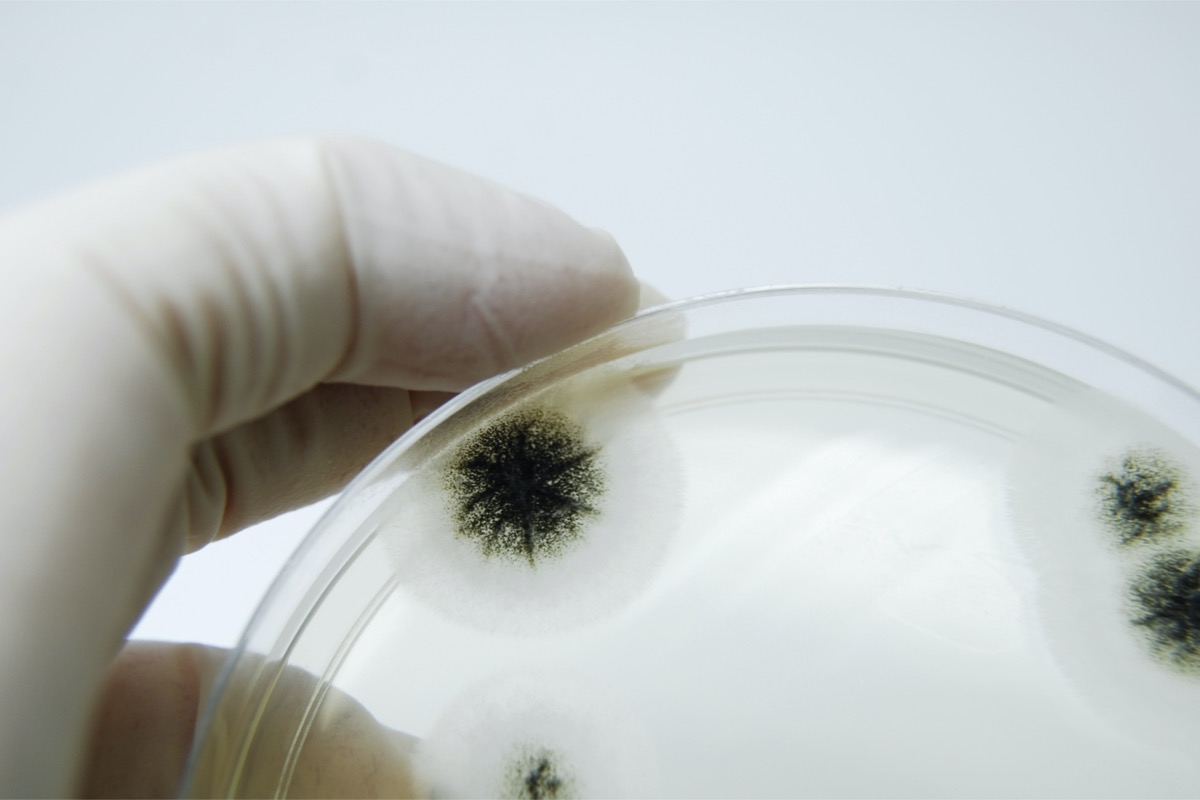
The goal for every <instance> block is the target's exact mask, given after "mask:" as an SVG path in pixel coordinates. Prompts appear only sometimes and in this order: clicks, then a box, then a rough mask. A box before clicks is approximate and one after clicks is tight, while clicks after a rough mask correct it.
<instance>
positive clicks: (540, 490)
mask: <svg viewBox="0 0 1200 800" xmlns="http://www.w3.org/2000/svg"><path fill="white" fill-rule="evenodd" d="M598 452H599V451H598V448H595V447H590V446H588V444H587V443H586V442H585V441H584V436H583V429H582V428H581V427H580V426H579V425H577V424H575V423H574V422H572V421H571V420H570V419H568V418H567V416H566V415H564V414H562V413H560V412H558V411H554V410H552V409H547V408H527V409H522V410H519V411H516V412H514V413H511V414H508V415H506V416H504V417H501V418H500V419H499V420H497V421H496V422H494V423H492V424H491V425H489V426H488V427H487V428H485V429H484V430H482V431H480V432H479V433H477V434H475V435H474V436H472V437H471V438H470V439H469V440H468V441H467V442H466V443H465V444H463V445H462V446H461V447H460V448H459V450H458V452H457V453H456V454H455V456H454V458H453V459H452V460H451V462H450V465H449V467H448V469H447V471H446V477H445V486H446V489H447V491H448V492H449V493H450V498H451V502H452V503H453V505H452V511H451V513H452V517H453V519H454V524H455V529H456V531H457V533H458V535H459V536H463V537H465V538H467V539H470V540H472V541H473V542H475V544H476V545H477V546H478V547H479V550H480V552H481V553H482V554H483V555H484V557H485V558H491V557H499V558H504V559H508V560H514V561H517V560H519V561H524V562H527V563H528V564H529V566H530V567H536V566H537V562H538V561H540V560H543V559H547V558H554V557H556V556H559V555H561V554H562V553H563V552H564V551H565V550H566V549H567V548H568V546H569V545H571V544H572V543H573V542H575V541H577V540H579V539H580V538H582V536H583V531H584V528H585V526H586V523H587V520H588V518H589V517H594V516H595V515H596V514H597V513H598V511H597V508H596V501H597V500H598V499H599V498H600V497H601V495H603V493H604V474H603V472H602V471H601V469H600V467H599V465H598V463H597V454H598ZM545 796H547V797H549V796H550V795H545Z"/></svg>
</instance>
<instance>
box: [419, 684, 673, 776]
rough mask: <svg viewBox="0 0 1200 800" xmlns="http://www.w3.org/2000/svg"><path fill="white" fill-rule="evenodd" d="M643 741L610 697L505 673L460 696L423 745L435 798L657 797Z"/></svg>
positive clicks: (650, 754)
mask: <svg viewBox="0 0 1200 800" xmlns="http://www.w3.org/2000/svg"><path fill="white" fill-rule="evenodd" d="M655 764H656V759H655V757H654V748H653V745H652V743H651V742H650V741H649V740H648V739H647V738H646V736H645V734H644V733H643V732H642V730H641V728H640V727H639V726H638V725H637V723H636V722H635V721H634V719H633V718H632V717H631V716H630V715H629V714H627V713H625V712H624V711H622V710H621V709H620V705H619V704H618V703H617V702H616V701H615V699H614V698H612V697H609V696H607V694H605V693H603V692H601V691H600V690H599V689H597V687H595V686H593V685H591V684H589V683H587V682H585V681H583V680H581V679H579V678H577V677H574V676H565V675H562V674H557V673H536V672H535V673H530V674H521V675H518V674H506V675H502V676H499V677H494V678H491V679H489V680H487V681H484V682H483V683H481V684H479V685H477V686H475V687H473V688H471V689H469V690H467V691H466V692H465V693H463V695H461V696H460V697H459V698H458V699H457V700H456V701H455V702H454V703H453V704H452V705H451V706H450V708H449V709H447V711H446V712H445V714H444V715H443V716H442V718H441V719H440V720H439V721H438V722H437V723H436V724H435V725H434V727H433V730H432V731H430V733H429V735H428V736H427V737H426V738H425V739H424V740H423V741H422V743H421V745H420V747H419V749H418V753H417V758H416V762H415V766H416V771H417V776H418V780H419V781H420V783H421V784H422V785H423V786H424V787H425V788H426V789H427V790H428V791H429V792H430V794H431V796H434V797H497V798H539V799H541V798H546V799H547V800H548V799H549V798H567V797H572V798H582V797H612V798H616V797H652V796H655V795H656V794H657V785H658V780H657V771H656V766H655Z"/></svg>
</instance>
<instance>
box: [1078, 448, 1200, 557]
mask: <svg viewBox="0 0 1200 800" xmlns="http://www.w3.org/2000/svg"><path fill="white" fill-rule="evenodd" d="M1182 493H1183V492H1182V490H1181V488H1180V471H1179V467H1178V466H1177V465H1175V464H1174V463H1172V462H1171V461H1170V460H1169V459H1167V458H1166V457H1164V456H1162V455H1159V454H1158V453H1154V452H1151V451H1137V450H1135V451H1131V452H1129V453H1127V454H1126V455H1125V458H1124V459H1123V460H1122V461H1121V465H1120V467H1118V468H1117V469H1114V470H1113V471H1112V472H1110V473H1108V474H1106V475H1104V476H1102V477H1101V478H1100V486H1099V497H1100V513H1101V517H1102V518H1103V520H1104V522H1105V523H1106V524H1107V525H1108V526H1109V527H1110V528H1111V529H1112V531H1113V533H1115V534H1116V535H1117V537H1118V540H1119V541H1120V543H1121V544H1123V545H1132V544H1136V543H1139V542H1147V541H1161V540H1163V539H1168V538H1170V537H1172V536H1175V535H1177V534H1179V533H1181V532H1182V531H1183V529H1184V527H1185V524H1184V519H1183V517H1184V516H1185V512H1186V510H1187V509H1185V508H1181V506H1182V505H1186V504H1185V502H1184V498H1183V497H1181V496H1180V495H1181V494H1182Z"/></svg>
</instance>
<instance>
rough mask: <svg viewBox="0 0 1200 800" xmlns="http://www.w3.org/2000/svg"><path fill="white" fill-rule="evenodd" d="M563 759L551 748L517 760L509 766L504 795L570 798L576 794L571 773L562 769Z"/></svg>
mask: <svg viewBox="0 0 1200 800" xmlns="http://www.w3.org/2000/svg"><path fill="white" fill-rule="evenodd" d="M560 761H561V759H560V758H559V756H558V755H556V754H555V753H553V752H552V751H550V750H545V749H538V750H534V751H532V752H530V753H527V754H525V755H523V756H521V757H520V758H518V759H516V760H515V761H514V762H513V763H512V765H511V766H510V767H509V770H508V775H507V776H506V781H505V785H504V792H503V796H504V797H506V798H514V800H566V798H570V797H574V796H575V788H574V785H573V783H572V781H571V779H570V777H569V776H567V775H564V774H563V772H562V765H561V764H560V763H559V762H560Z"/></svg>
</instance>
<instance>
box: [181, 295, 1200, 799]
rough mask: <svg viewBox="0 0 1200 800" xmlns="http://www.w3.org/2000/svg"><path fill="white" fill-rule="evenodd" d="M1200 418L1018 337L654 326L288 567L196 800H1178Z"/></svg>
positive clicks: (965, 330)
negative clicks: (912, 799)
mask: <svg viewBox="0 0 1200 800" xmlns="http://www.w3.org/2000/svg"><path fill="white" fill-rule="evenodd" d="M1198 446H1200V396H1198V395H1197V394H1196V393H1195V392H1194V391H1193V390H1191V389H1190V388H1189V387H1187V386H1185V385H1183V384H1182V383H1180V382H1179V381H1178V380H1176V379H1174V378H1173V377H1171V376H1170V375H1168V374H1166V373H1164V372H1162V371H1161V370H1158V369H1156V368H1155V367H1153V366H1151V365H1149V364H1147V363H1145V362H1143V361H1141V360H1139V359H1137V358H1135V357H1133V356H1130V355H1128V354H1126V353H1123V352H1121V351H1119V350H1117V349H1115V348H1113V347H1111V346H1108V345H1106V344H1104V343H1102V342H1099V341H1097V340H1095V339H1092V338H1090V337H1087V336H1085V335H1082V334H1079V333H1076V332H1073V331H1071V330H1068V329H1066V328H1063V327H1061V326H1058V325H1055V324H1053V323H1049V322H1046V321H1042V320H1038V319H1035V318H1032V317H1029V316H1026V315H1023V314H1020V313H1017V312H1014V311H1011V310H1006V309H1000V308H996V307H992V306H989V305H986V304H983V303H977V302H972V301H965V300H960V299H953V298H948V297H944V296H939V295H934V294H929V293H921V292H913V291H904V290H894V289H878V288H853V287H825V286H809V287H778V288H766V289H754V290H739V291H734V292H729V293H725V294H720V295H714V296H709V297H703V298H699V299H695V300H689V301H684V302H680V303H674V304H671V305H668V306H664V307H661V308H658V309H654V310H651V311H649V312H647V313H644V314H642V315H639V316H638V317H636V318H635V319H633V320H631V321H628V322H626V323H623V324H621V325H618V326H616V327H614V328H612V329H611V330H609V331H607V332H606V333H604V334H602V335H600V336H598V337H596V338H594V339H592V340H590V341H588V342H585V343H583V344H581V345H579V346H577V347H574V348H571V349H569V350H567V351H564V352H562V353H560V354H557V355H555V356H552V357H550V358H547V359H544V360H542V361H539V362H537V363H535V364H533V365H531V366H529V367H526V368H524V369H521V370H517V371H515V372H513V373H510V374H508V375H504V376H501V377H499V378H497V379H494V380H492V381H488V382H486V383H484V384H482V385H480V386H478V387H476V388H474V389H472V390H470V391H468V392H465V393H463V394H462V395H460V396H459V397H457V398H456V399H455V400H454V401H452V402H451V403H448V404H447V405H446V406H445V407H443V408H442V409H440V410H439V411H438V412H437V413H436V414H434V415H432V416H431V417H430V418H428V419H427V420H425V421H424V422H423V423H422V424H420V425H418V426H416V427H415V428H414V429H413V430H412V431H410V432H409V433H408V434H406V435H405V436H403V437H402V438H401V439H400V440H398V441H397V442H396V443H395V444H394V445H393V446H392V447H391V448H389V449H388V450H387V451H386V452H385V453H384V454H383V455H381V456H380V457H379V459H377V460H376V461H375V462H374V463H373V464H372V465H371V466H370V467H368V468H367V469H366V470H365V471H364V472H363V473H362V474H361V475H360V476H359V477H358V478H356V480H355V481H354V482H353V483H352V484H351V486H350V487H349V488H348V489H347V490H346V491H345V492H344V494H343V496H342V497H341V498H340V499H339V500H338V502H337V503H336V504H335V506H334V507H333V508H332V509H331V510H330V512H329V513H328V514H327V515H326V517H325V518H324V519H323V520H322V521H321V523H320V524H319V525H318V526H317V527H316V528H315V529H314V530H313V531H312V533H311V534H310V535H309V536H308V537H307V538H306V540H305V541H304V542H303V544H302V545H301V546H300V548H299V549H298V550H297V552H296V553H295V555H294V556H293V557H292V559H291V560H290V561H289V562H288V564H287V566H286V567H285V569H284V571H283V572H282V574H281V575H280V576H279V578H278V579H277V581H276V583H275V584H274V586H273V587H272V589H271V590H270V591H269V592H268V594H267V596H266V597H265V599H264V600H263V602H262V605H261V606H260V608H259V609H258V611H257V612H256V614H255V615H254V617H253V619H252V621H251V623H250V625H249V627H248V628H247V630H246V632H245V634H244V636H243V637H242V640H241V642H240V644H239V646H238V648H237V649H236V650H235V651H234V653H233V654H232V656H231V658H230V660H229V662H228V663H227V664H226V665H225V668H224V670H223V672H222V674H221V676H220V678H219V679H218V681H217V683H216V685H215V687H214V688H213V690H212V692H211V693H210V695H209V697H208V698H207V700H206V703H205V706H204V709H203V711H202V714H201V717H200V722H199V726H198V730H197V736H196V740H195V745H194V748H193V751H192V754H191V756H190V758H189V763H188V767H187V772H186V775H185V779H184V783H183V785H182V788H181V793H182V794H183V795H186V796H199V795H206V796H218V795H219V796H247V795H259V796H265V795H272V796H287V795H295V796H300V795H305V794H308V795H312V794H325V795H329V794H331V793H339V792H340V793H345V794H355V795H357V796H367V795H371V794H378V795H380V796H382V795H395V794H398V793H403V792H405V791H412V792H416V793H424V794H432V795H435V796H484V795H486V796H513V797H566V796H619V795H627V796H658V797H683V796H687V797H706V796H732V795H738V796H761V797H767V796H788V797H800V796H823V797H832V796H864V795H870V796H879V795H887V796H922V797H929V796H956V797H970V796H996V795H1007V796H1014V797H1015V796H1050V795H1053V796H1089V797H1102V796H1114V797H1115V796H1129V795H1137V796H1178V795H1181V794H1188V793H1190V792H1191V791H1193V790H1194V787H1195V786H1196V781H1197V778H1200V767H1197V766H1196V765H1195V762H1194V758H1193V757H1192V753H1194V752H1195V749H1196V747H1197V746H1200V678H1198V676H1200V489H1197V487H1198V486H1200V483H1198V481H1200V449H1198Z"/></svg>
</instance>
